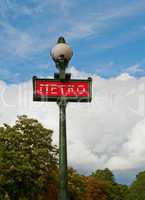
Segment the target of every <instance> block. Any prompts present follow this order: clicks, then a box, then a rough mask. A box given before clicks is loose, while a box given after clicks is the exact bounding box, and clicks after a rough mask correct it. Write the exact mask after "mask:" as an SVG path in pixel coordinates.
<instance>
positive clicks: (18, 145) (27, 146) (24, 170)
mask: <svg viewBox="0 0 145 200" xmlns="http://www.w3.org/2000/svg"><path fill="white" fill-rule="evenodd" d="M51 137H52V131H51V130H48V129H46V128H44V127H43V126H42V125H41V124H40V123H39V122H38V121H37V120H35V119H29V118H27V116H20V117H18V120H17V121H16V124H15V125H14V126H12V127H11V126H9V125H7V124H5V125H4V127H1V128H0V194H1V196H0V199H7V198H8V197H10V199H12V200H13V199H14V200H17V199H23V200H24V199H41V198H40V197H41V193H42V192H43V191H45V190H46V187H47V186H48V183H49V182H51V181H52V180H53V177H52V172H53V171H54V169H55V168H56V167H57V149H56V147H55V146H53V145H52V139H51ZM37 197H38V198H37Z"/></svg>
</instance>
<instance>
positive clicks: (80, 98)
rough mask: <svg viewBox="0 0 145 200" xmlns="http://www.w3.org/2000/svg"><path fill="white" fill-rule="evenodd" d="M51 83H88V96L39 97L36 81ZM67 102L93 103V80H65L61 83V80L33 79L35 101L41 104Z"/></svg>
mask: <svg viewBox="0 0 145 200" xmlns="http://www.w3.org/2000/svg"><path fill="white" fill-rule="evenodd" d="M37 80H39V81H42V82H43V81H44V82H46V81H51V82H56V81H58V82H62V83H69V82H87V83H88V96H84V97H83V96H43V95H41V96H38V95H37V93H36V81H37ZM62 99H63V100H64V101H66V102H91V100H92V78H91V77H89V78H88V79H68V80H67V79H65V80H63V81H60V80H59V79H55V78H54V79H48V78H38V77H36V76H34V77H33V101H39V102H60V101H61V100H62Z"/></svg>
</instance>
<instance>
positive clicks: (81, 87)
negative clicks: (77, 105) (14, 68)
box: [33, 78, 91, 101]
mask: <svg viewBox="0 0 145 200" xmlns="http://www.w3.org/2000/svg"><path fill="white" fill-rule="evenodd" d="M90 83H91V78H89V79H87V80H69V81H64V82H61V81H59V80H57V79H37V78H34V79H33V86H34V101H37V100H38V101H57V100H58V98H60V97H66V98H67V100H68V101H78V98H82V100H83V101H90V98H91V84H90ZM80 100H81V99H80Z"/></svg>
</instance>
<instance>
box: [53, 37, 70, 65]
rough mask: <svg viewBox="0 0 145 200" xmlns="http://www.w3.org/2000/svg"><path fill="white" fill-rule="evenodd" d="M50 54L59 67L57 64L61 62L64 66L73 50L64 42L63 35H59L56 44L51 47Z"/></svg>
mask: <svg viewBox="0 0 145 200" xmlns="http://www.w3.org/2000/svg"><path fill="white" fill-rule="evenodd" d="M50 54H51V57H52V58H53V60H54V62H55V63H56V66H57V67H59V66H58V65H60V63H62V62H63V63H64V65H65V68H66V67H67V65H68V62H69V61H70V59H71V57H72V55H73V51H72V49H71V47H70V46H69V45H68V44H67V43H66V42H65V39H64V37H59V38H58V41H57V44H56V45H55V46H54V47H53V48H52V50H51V53H50Z"/></svg>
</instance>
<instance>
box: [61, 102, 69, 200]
mask: <svg viewBox="0 0 145 200" xmlns="http://www.w3.org/2000/svg"><path fill="white" fill-rule="evenodd" d="M59 115H60V116H59V117H60V119H59V177H60V191H59V200H68V196H67V138H66V101H64V100H61V101H60V102H59Z"/></svg>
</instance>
